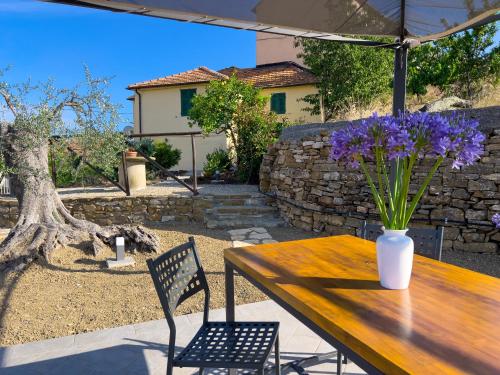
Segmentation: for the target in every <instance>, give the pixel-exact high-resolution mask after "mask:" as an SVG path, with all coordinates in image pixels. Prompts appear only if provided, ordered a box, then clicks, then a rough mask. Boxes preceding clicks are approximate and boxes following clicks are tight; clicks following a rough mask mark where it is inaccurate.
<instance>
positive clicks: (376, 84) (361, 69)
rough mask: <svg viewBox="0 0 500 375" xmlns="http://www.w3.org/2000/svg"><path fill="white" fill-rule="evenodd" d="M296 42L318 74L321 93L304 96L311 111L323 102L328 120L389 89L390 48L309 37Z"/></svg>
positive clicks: (317, 111) (365, 103) (390, 73)
mask: <svg viewBox="0 0 500 375" xmlns="http://www.w3.org/2000/svg"><path fill="white" fill-rule="evenodd" d="M297 43H298V45H300V46H301V47H302V48H303V53H301V54H300V56H301V57H302V58H303V59H304V63H305V65H307V66H308V67H310V69H311V71H312V72H313V73H314V74H315V75H316V76H317V77H318V78H319V83H318V89H319V93H318V94H316V95H307V96H306V97H305V98H304V101H305V102H306V103H308V104H309V107H308V108H307V110H308V111H309V112H310V113H311V114H313V115H319V114H320V113H321V103H323V107H324V114H325V120H330V119H332V118H335V117H338V116H340V115H342V114H343V113H345V112H347V111H348V110H349V109H350V108H351V107H352V106H365V105H368V104H370V103H371V102H372V101H373V100H374V99H375V98H377V97H378V96H379V95H381V94H384V93H387V92H389V91H390V84H391V79H392V64H393V54H392V53H391V50H384V49H381V48H368V47H362V46H356V45H350V44H343V43H337V42H332V41H325V40H317V39H306V38H302V39H298V42H297Z"/></svg>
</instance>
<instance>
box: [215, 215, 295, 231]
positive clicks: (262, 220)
mask: <svg viewBox="0 0 500 375" xmlns="http://www.w3.org/2000/svg"><path fill="white" fill-rule="evenodd" d="M206 225H207V228H211V229H213V228H248V227H256V226H258V227H264V228H275V227H282V226H285V222H284V221H283V220H282V219H280V218H273V217H271V218H270V217H267V216H266V217H258V218H253V217H244V216H240V217H238V218H235V219H234V218H233V219H221V220H216V219H212V218H210V219H208V220H207V223H206Z"/></svg>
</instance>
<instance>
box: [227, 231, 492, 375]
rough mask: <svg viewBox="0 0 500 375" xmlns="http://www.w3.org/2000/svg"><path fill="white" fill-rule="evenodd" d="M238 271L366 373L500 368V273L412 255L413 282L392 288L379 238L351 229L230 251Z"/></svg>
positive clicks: (230, 296)
mask: <svg viewBox="0 0 500 375" xmlns="http://www.w3.org/2000/svg"><path fill="white" fill-rule="evenodd" d="M224 258H225V262H226V314H227V319H228V320H230V321H232V320H234V318H235V316H234V315H235V314H234V271H237V272H238V273H239V274H241V275H243V276H244V277H245V278H247V279H248V280H249V281H250V282H252V283H253V284H254V285H255V286H257V287H258V288H259V289H261V290H262V291H264V292H265V293H266V294H267V295H268V296H269V297H271V298H272V299H273V300H274V301H276V302H277V303H278V304H280V305H281V306H282V307H283V308H285V309H286V310H287V311H288V312H290V313H291V314H292V315H294V316H295V317H296V318H297V319H299V320H300V321H302V322H303V323H304V324H306V325H307V326H308V327H309V328H311V329H312V330H313V331H314V332H316V333H317V334H318V335H319V336H320V337H322V338H323V339H324V340H326V341H327V342H329V343H330V344H332V345H333V346H335V347H336V348H338V349H340V350H341V351H342V352H343V353H345V354H347V355H348V356H349V358H350V359H351V360H353V361H354V362H355V363H357V364H358V365H359V366H360V367H361V368H363V369H364V370H365V371H367V372H368V373H384V374H466V373H475V374H481V375H486V374H496V375H498V374H500V279H497V278H494V277H490V276H486V275H483V274H480V273H476V272H472V271H469V270H466V269H463V268H459V267H455V266H452V265H449V264H446V263H442V262H438V261H435V260H431V259H428V258H424V257H421V256H415V260H414V266H413V276H412V280H411V283H410V288H409V289H408V290H403V291H400V290H387V289H384V288H382V287H381V286H380V284H379V282H378V276H377V266H376V257H375V244H374V243H373V242H370V241H367V240H363V239H360V238H356V237H353V236H348V235H345V236H334V237H326V238H319V239H312V240H302V241H291V242H282V243H276V244H268V245H258V246H249V247H244V248H233V249H228V250H226V251H225V254H224Z"/></svg>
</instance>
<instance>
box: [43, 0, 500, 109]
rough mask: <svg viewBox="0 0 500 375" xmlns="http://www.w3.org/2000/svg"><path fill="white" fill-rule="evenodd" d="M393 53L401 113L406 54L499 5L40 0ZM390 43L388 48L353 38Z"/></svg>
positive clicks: (448, 0)
mask: <svg viewBox="0 0 500 375" xmlns="http://www.w3.org/2000/svg"><path fill="white" fill-rule="evenodd" d="M44 1H48V2H53V3H62V4H70V5H78V6H85V7H92V8H99V9H104V10H111V11H116V12H125V13H133V14H139V15H143V16H151V17H161V18H168V19H174V20H179V21H184V22H194V23H202V24H208V25H217V26H224V27H231V28H236V29H244V30H253V31H261V32H267V33H275V34H282V35H290V36H295V37H304V38H316V39H323V40H333V41H337V42H342V43H353V44H360V45H365V46H369V47H382V48H392V49H394V51H395V60H394V61H395V64H394V93H393V111H394V112H395V113H397V112H398V111H399V110H402V109H404V108H405V100H406V60H407V51H408V48H410V47H411V46H414V45H418V44H420V43H422V42H427V41H432V40H436V39H439V38H442V37H445V36H448V35H450V34H453V33H457V32H460V31H463V30H465V29H467V28H471V27H475V26H480V25H483V24H486V23H489V22H493V21H496V20H498V19H500V0H44ZM366 35H371V36H389V37H391V36H392V37H394V38H395V42H394V43H391V44H384V43H378V42H373V41H368V40H363V39H357V38H354V37H353V36H366Z"/></svg>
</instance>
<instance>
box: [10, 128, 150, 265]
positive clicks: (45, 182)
mask: <svg viewBox="0 0 500 375" xmlns="http://www.w3.org/2000/svg"><path fill="white" fill-rule="evenodd" d="M0 136H1V137H2V142H3V145H4V150H3V151H4V152H3V154H4V158H5V161H6V165H7V167H10V168H12V169H13V170H14V176H13V178H12V179H11V182H12V185H11V188H12V189H13V192H14V194H15V196H16V198H17V200H18V203H19V218H18V221H17V224H16V225H15V226H14V227H13V228H12V230H11V231H10V233H9V234H8V236H7V237H6V238H5V240H4V241H3V242H2V243H1V244H0V264H5V263H8V264H18V263H28V262H30V261H32V260H33V259H36V258H38V257H44V258H45V259H47V260H48V261H50V256H51V253H52V251H53V250H54V249H55V248H57V247H58V246H64V245H66V244H78V243H82V242H85V243H87V244H88V245H89V246H90V247H91V248H92V249H93V251H94V253H95V254H97V253H98V252H99V251H100V249H101V248H102V247H103V246H104V245H105V244H108V245H114V240H115V237H116V236H123V237H125V239H126V241H127V242H128V243H129V244H130V245H131V246H132V247H133V248H135V249H137V250H140V251H156V250H157V248H158V247H159V242H158V239H157V237H156V236H155V235H154V234H152V233H149V232H147V231H146V230H145V229H144V228H142V227H138V226H135V227H129V226H110V227H101V226H99V225H97V224H94V223H92V222H89V221H86V220H79V219H76V218H74V217H73V216H72V215H71V214H70V212H69V211H68V210H67V209H66V207H65V206H64V204H63V202H62V201H61V199H60V197H59V195H58V194H57V192H56V190H55V186H54V184H53V182H52V180H51V178H50V176H49V173H48V171H49V169H48V152H49V141H48V139H43V138H42V139H36V138H35V135H34V134H26V132H25V131H23V130H19V129H15V128H14V127H12V126H10V125H6V124H3V125H2V124H0ZM27 143H30V144H27Z"/></svg>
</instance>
